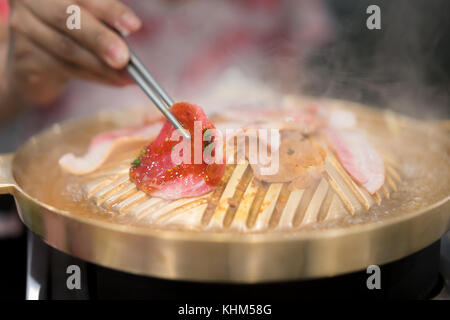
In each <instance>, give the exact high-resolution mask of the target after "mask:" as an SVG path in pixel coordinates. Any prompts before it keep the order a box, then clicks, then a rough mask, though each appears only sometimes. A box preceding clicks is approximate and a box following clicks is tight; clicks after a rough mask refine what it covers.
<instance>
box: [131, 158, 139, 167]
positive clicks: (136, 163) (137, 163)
mask: <svg viewBox="0 0 450 320" xmlns="http://www.w3.org/2000/svg"><path fill="white" fill-rule="evenodd" d="M140 164H141V158H139V157H137V158H136V159H134V161H133V162H132V163H131V165H132V166H133V167H137V166H138V165H140Z"/></svg>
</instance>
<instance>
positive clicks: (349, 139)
mask: <svg viewBox="0 0 450 320" xmlns="http://www.w3.org/2000/svg"><path fill="white" fill-rule="evenodd" d="M323 133H324V134H325V136H326V137H327V139H328V142H329V143H330V146H331V148H332V150H333V151H334V153H335V154H336V155H337V157H338V159H339V161H340V163H341V164H342V166H343V167H344V169H345V170H346V171H347V172H348V173H349V174H350V175H351V176H352V178H353V179H354V180H355V181H356V182H358V183H359V184H360V185H362V186H363V187H364V188H366V190H367V191H369V193H371V194H373V193H375V192H376V191H377V190H378V189H380V188H381V186H382V185H383V183H384V178H385V177H384V161H383V159H382V157H381V156H380V154H379V153H378V152H377V151H376V150H375V149H374V148H373V147H372V146H371V144H370V143H369V142H368V141H367V140H366V138H365V137H364V136H363V135H362V134H361V133H359V132H357V131H354V130H339V129H335V128H327V129H325V130H324V131H323Z"/></svg>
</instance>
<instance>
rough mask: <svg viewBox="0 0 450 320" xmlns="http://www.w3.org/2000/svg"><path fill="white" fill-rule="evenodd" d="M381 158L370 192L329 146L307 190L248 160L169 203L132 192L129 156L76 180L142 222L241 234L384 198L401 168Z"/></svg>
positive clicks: (310, 220)
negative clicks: (270, 177)
mask: <svg viewBox="0 0 450 320" xmlns="http://www.w3.org/2000/svg"><path fill="white" fill-rule="evenodd" d="M324 147H325V148H326V146H324ZM384 159H385V168H386V173H385V174H386V179H385V183H384V185H383V187H382V188H381V189H380V190H378V191H377V192H376V193H375V194H373V195H371V194H369V193H368V192H367V191H366V190H365V189H364V188H362V187H360V186H359V185H358V184H356V183H355V182H354V181H353V180H352V178H351V177H350V176H349V174H348V173H347V172H346V171H345V170H344V168H343V167H342V166H341V164H340V163H339V161H338V160H337V159H336V158H335V156H334V155H333V153H332V152H330V151H329V150H328V149H327V158H326V168H325V169H326V170H325V171H324V173H323V175H322V177H321V179H320V180H319V181H317V183H315V184H314V185H312V186H310V187H308V188H307V189H295V190H290V189H289V188H288V184H283V183H272V184H269V183H265V182H261V181H259V180H257V179H255V178H254V176H253V173H252V169H251V167H250V165H249V164H248V163H247V162H245V163H243V164H237V165H227V168H226V172H225V175H224V178H223V179H222V182H221V183H220V184H219V185H218V186H217V187H216V188H215V189H214V190H213V191H212V192H211V193H209V194H206V195H204V196H201V197H198V198H187V199H180V200H175V201H169V200H163V199H159V198H155V197H151V196H149V195H147V194H145V193H143V192H142V191H139V190H137V189H136V187H135V185H134V183H133V182H132V181H130V179H129V178H128V170H129V165H130V161H128V160H127V161H122V162H116V163H111V164H108V165H106V166H104V167H103V168H101V169H100V170H99V171H97V172H95V173H93V174H90V175H87V176H85V177H83V178H82V180H81V184H82V187H83V190H84V191H85V194H86V197H87V198H88V199H89V200H90V201H91V202H92V203H93V204H94V205H96V206H100V207H101V208H103V209H105V210H107V211H108V212H111V214H116V215H120V216H123V215H128V217H131V218H132V219H134V220H136V221H139V222H142V223H148V224H152V225H158V226H162V227H169V226H176V227H183V228H185V229H196V230H202V229H203V230H230V231H243V232H259V231H267V230H285V229H298V228H301V227H303V226H306V225H310V224H314V223H323V222H327V221H330V220H333V219H339V218H342V217H344V216H345V215H354V214H357V213H364V212H365V211H367V210H369V209H370V208H371V207H372V206H374V205H379V204H380V203H381V201H383V199H389V198H390V195H391V193H392V192H395V191H397V188H398V187H397V185H398V184H399V183H400V182H401V176H400V173H399V169H400V166H399V164H398V163H397V162H396V161H395V160H393V159H392V157H390V156H386V157H384Z"/></svg>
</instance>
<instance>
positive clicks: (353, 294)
mask: <svg viewBox="0 0 450 320" xmlns="http://www.w3.org/2000/svg"><path fill="white" fill-rule="evenodd" d="M439 256H440V241H437V242H435V243H433V244H432V245H430V246H428V247H426V248H424V249H423V250H421V251H419V252H416V253H414V254H412V255H410V256H408V257H405V258H403V259H401V260H398V261H395V262H392V263H389V264H386V265H382V266H380V271H381V272H380V275H381V288H380V289H372V290H369V289H368V287H367V279H368V278H369V277H370V276H371V274H368V273H367V272H366V271H362V272H355V273H351V274H347V275H343V276H338V277H332V278H322V279H316V280H309V281H289V282H277V283H265V284H253V285H230V284H220V283H197V282H187V281H171V280H162V279H157V278H150V277H143V276H136V275H132V274H128V273H124V272H119V271H115V270H112V269H108V268H104V267H100V266H98V265H94V264H91V263H87V262H84V261H82V260H80V259H77V258H74V257H71V256H69V255H67V254H64V253H62V252H60V251H58V250H55V249H53V248H51V247H49V246H48V245H46V244H45V243H44V242H43V241H41V240H40V239H39V238H37V237H36V236H34V235H33V234H31V233H30V234H29V239H28V266H27V267H28V268H27V269H28V270H27V298H28V299H157V300H161V299H164V300H179V301H182V302H184V301H195V300H202V301H224V300H235V299H245V300H264V299H266V300H267V299H270V300H274V299H280V300H281V299H290V300H300V299H430V298H433V297H434V296H436V295H437V294H438V293H439V291H440V290H441V288H442V279H441V277H440V275H439ZM70 265H76V266H78V267H79V268H80V275H81V277H80V283H79V284H80V287H81V288H80V289H76V288H75V289H72V290H70V289H68V285H67V282H68V278H69V277H70V276H71V275H73V274H72V272H69V273H67V268H68V266H70ZM72 280H74V278H73V277H72V278H71V279H69V282H71V284H72V285H73V284H74V283H76V282H73V281H72ZM69 287H70V284H69Z"/></svg>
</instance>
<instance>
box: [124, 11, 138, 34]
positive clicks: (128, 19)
mask: <svg viewBox="0 0 450 320" xmlns="http://www.w3.org/2000/svg"><path fill="white" fill-rule="evenodd" d="M119 24H120V26H122V27H123V28H125V29H126V30H127V31H128V32H136V31H138V30H139V29H140V28H141V27H142V21H141V19H139V18H138V17H137V16H136V15H135V14H133V13H131V12H125V13H124V14H122V15H121V16H120V19H119Z"/></svg>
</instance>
